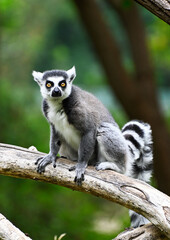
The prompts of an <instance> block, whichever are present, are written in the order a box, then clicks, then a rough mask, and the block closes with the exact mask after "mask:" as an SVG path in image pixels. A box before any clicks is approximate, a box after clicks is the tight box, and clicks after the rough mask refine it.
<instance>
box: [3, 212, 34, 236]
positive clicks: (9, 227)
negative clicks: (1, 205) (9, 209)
mask: <svg viewBox="0 0 170 240" xmlns="http://www.w3.org/2000/svg"><path fill="white" fill-rule="evenodd" d="M0 239H2V240H16V239H18V240H19V239H22V240H31V238H29V237H27V236H26V235H25V234H24V233H23V232H21V231H20V230H19V229H18V228H16V227H15V226H14V225H13V224H12V223H11V222H10V221H9V220H7V219H6V218H5V217H4V216H3V215H2V214H0Z"/></svg>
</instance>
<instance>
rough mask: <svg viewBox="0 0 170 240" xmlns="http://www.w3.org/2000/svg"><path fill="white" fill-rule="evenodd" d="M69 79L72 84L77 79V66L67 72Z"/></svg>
mask: <svg viewBox="0 0 170 240" xmlns="http://www.w3.org/2000/svg"><path fill="white" fill-rule="evenodd" d="M67 74H68V77H69V81H70V82H72V81H73V80H74V79H75V77H76V68H75V66H73V67H72V68H71V69H69V70H68V71H67Z"/></svg>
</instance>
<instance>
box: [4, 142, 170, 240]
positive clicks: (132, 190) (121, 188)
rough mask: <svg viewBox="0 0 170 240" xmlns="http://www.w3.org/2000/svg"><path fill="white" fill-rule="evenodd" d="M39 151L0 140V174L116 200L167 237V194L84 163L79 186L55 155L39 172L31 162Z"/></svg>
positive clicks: (67, 165)
mask: <svg viewBox="0 0 170 240" xmlns="http://www.w3.org/2000/svg"><path fill="white" fill-rule="evenodd" d="M43 155H44V154H43V153H40V152H38V151H37V152H35V151H30V150H28V149H25V148H21V147H16V146H11V145H6V144H0V174H3V175H7V176H13V177H19V178H29V179H33V180H39V181H44V182H50V183H53V184H57V185H60V186H65V187H68V188H71V189H73V190H78V191H82V192H87V193H91V194H93V195H96V196H100V197H102V198H105V199H108V200H110V201H112V202H116V203H119V204H121V205H123V206H125V207H128V208H130V209H132V210H135V211H136V212H138V213H141V214H143V215H144V216H145V217H146V218H148V219H149V220H150V221H151V222H152V223H153V224H154V225H155V226H156V227H158V228H159V229H160V230H161V231H163V233H164V234H166V235H167V236H168V237H170V198H169V197H168V196H167V195H165V194H163V193H161V192H160V191H158V190H156V189H154V188H153V187H151V186H150V185H148V184H146V183H144V182H141V181H138V180H134V179H131V178H128V177H126V176H124V175H122V174H118V173H116V172H113V171H100V172H97V171H96V170H95V169H94V168H93V167H88V169H87V170H86V174H85V181H84V182H83V184H82V186H81V187H79V186H77V185H76V184H75V183H74V181H73V179H74V176H75V173H74V172H69V171H68V169H69V168H70V167H71V166H73V162H71V161H69V160H66V159H59V160H58V161H57V166H56V168H55V169H54V168H53V167H52V166H47V168H46V172H45V173H44V174H41V175H40V174H38V173H37V172H36V166H35V164H34V163H35V160H36V159H37V158H38V157H40V156H43Z"/></svg>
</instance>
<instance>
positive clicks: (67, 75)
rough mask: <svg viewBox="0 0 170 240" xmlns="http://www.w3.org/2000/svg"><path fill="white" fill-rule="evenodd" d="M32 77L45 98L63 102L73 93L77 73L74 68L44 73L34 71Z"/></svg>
mask: <svg viewBox="0 0 170 240" xmlns="http://www.w3.org/2000/svg"><path fill="white" fill-rule="evenodd" d="M32 75H33V77H34V80H35V81H36V82H37V83H38V84H39V86H40V91H41V94H42V96H43V98H45V99H61V100H63V99H65V98H67V97H68V96H69V95H70V93H71V88H72V82H73V80H74V78H75V77H76V71H75V67H73V68H71V69H70V70H68V71H63V70H62V71H61V70H51V71H46V72H44V73H40V72H35V71H33V73H32Z"/></svg>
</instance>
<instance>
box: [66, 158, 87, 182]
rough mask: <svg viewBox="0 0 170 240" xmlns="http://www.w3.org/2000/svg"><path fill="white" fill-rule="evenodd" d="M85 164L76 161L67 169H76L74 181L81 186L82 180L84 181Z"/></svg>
mask: <svg viewBox="0 0 170 240" xmlns="http://www.w3.org/2000/svg"><path fill="white" fill-rule="evenodd" d="M85 168H86V166H85V165H84V164H80V163H77V165H76V166H73V167H71V168H69V171H73V170H76V176H75V178H74V182H75V183H76V184H77V185H78V186H81V185H82V182H83V181H84V172H85Z"/></svg>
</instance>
